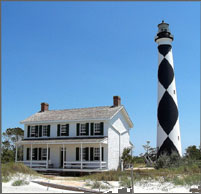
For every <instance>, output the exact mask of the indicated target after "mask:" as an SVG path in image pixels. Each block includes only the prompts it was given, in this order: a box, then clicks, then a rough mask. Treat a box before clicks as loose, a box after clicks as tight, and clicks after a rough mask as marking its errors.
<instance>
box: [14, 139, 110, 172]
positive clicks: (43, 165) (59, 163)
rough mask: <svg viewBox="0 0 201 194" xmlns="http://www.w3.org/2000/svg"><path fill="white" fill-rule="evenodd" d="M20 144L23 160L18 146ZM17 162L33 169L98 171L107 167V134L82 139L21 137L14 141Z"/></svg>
mask: <svg viewBox="0 0 201 194" xmlns="http://www.w3.org/2000/svg"><path fill="white" fill-rule="evenodd" d="M20 145H23V147H24V154H23V160H21V161H19V160H17V158H18V157H17V147H18V146H20ZM15 161H16V162H22V163H24V164H25V165H26V166H28V167H30V168H33V169H34V170H36V171H61V172H63V171H71V172H73V171H74V172H76V171H77V172H81V171H82V172H100V171H106V170H107V138H102V139H82V140H80V139H79V140H78V139H75V140H73V141H72V140H70V139H64V140H54V141H52V140H51V141H50V140H43V141H40V140H34V141H29V140H24V141H21V142H17V143H16V160H15Z"/></svg>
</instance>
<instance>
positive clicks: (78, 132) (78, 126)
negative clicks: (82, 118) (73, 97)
mask: <svg viewBox="0 0 201 194" xmlns="http://www.w3.org/2000/svg"><path fill="white" fill-rule="evenodd" d="M79 135H80V124H79V123H77V136H79Z"/></svg>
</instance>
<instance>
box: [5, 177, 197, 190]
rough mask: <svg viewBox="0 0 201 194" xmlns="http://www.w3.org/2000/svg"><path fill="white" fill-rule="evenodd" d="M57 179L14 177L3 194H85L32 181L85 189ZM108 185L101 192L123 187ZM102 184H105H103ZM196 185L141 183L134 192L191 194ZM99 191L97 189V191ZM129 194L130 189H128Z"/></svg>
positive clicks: (71, 182) (82, 184) (113, 184)
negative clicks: (191, 189)
mask: <svg viewBox="0 0 201 194" xmlns="http://www.w3.org/2000/svg"><path fill="white" fill-rule="evenodd" d="M22 178H23V179H24V180H26V181H28V182H29V185H22V186H12V183H13V181H15V180H18V179H22ZM58 179H59V178H56V179H47V178H43V177H34V176H26V175H23V174H18V175H16V176H15V177H12V180H10V181H9V182H7V183H2V192H3V193H83V192H77V191H69V190H62V189H56V188H50V187H49V188H48V187H47V186H42V185H39V184H37V183H33V182H31V181H44V182H49V183H54V184H62V185H66V186H75V187H85V188H89V187H86V186H85V183H86V182H84V181H80V180H69V178H68V179H67V180H64V178H61V179H60V180H58ZM108 183H109V184H110V185H111V188H110V189H108V190H101V191H102V192H105V193H107V192H109V191H112V192H113V193H118V191H119V189H121V187H120V186H119V183H118V181H108ZM102 184H104V183H103V182H102ZM195 187H197V186H196V185H194V186H192V187H190V186H175V185H173V184H172V183H168V182H165V183H163V184H161V183H160V182H158V181H152V180H149V181H141V182H137V183H135V184H134V192H135V193H190V192H189V190H190V188H195ZM96 190H97V189H96ZM127 191H128V192H129V191H130V189H127Z"/></svg>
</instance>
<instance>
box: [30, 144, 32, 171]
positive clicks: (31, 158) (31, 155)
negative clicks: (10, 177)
mask: <svg viewBox="0 0 201 194" xmlns="http://www.w3.org/2000/svg"><path fill="white" fill-rule="evenodd" d="M30 167H31V168H32V144H31V162H30Z"/></svg>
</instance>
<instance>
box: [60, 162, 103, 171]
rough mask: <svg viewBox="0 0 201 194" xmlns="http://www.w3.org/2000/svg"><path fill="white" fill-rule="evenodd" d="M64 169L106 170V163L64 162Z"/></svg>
mask: <svg viewBox="0 0 201 194" xmlns="http://www.w3.org/2000/svg"><path fill="white" fill-rule="evenodd" d="M64 168H70V169H81V168H82V169H104V168H106V162H105V161H102V162H101V163H100V162H99V161H98V162H96V161H82V162H81V161H64Z"/></svg>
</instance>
